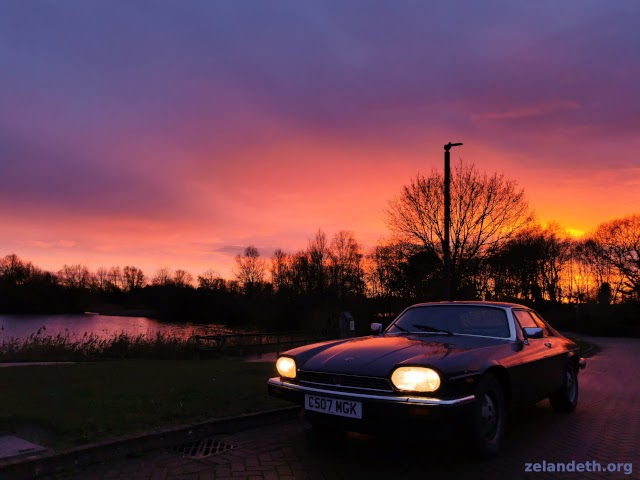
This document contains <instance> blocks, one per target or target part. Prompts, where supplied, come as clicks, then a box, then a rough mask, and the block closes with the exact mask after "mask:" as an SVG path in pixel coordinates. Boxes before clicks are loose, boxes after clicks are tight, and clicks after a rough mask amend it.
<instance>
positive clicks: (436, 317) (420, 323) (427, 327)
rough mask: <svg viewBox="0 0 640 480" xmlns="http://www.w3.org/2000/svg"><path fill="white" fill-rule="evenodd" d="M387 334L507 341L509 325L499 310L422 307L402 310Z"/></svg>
mask: <svg viewBox="0 0 640 480" xmlns="http://www.w3.org/2000/svg"><path fill="white" fill-rule="evenodd" d="M387 333H421V334H427V335H448V334H459V335H481V336H485V337H500V338H509V336H510V332H509V322H508V321H507V315H506V313H505V311H504V310H503V309H502V308H495V307H485V306H480V305H424V306H418V307H412V308H409V309H408V310H405V311H404V312H403V313H402V314H401V315H400V316H399V317H398V318H397V319H396V321H395V322H394V323H392V324H391V326H390V327H389V329H388V330H387Z"/></svg>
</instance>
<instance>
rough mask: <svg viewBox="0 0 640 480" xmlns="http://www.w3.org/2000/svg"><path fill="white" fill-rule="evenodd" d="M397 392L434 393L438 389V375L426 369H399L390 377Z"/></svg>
mask: <svg viewBox="0 0 640 480" xmlns="http://www.w3.org/2000/svg"><path fill="white" fill-rule="evenodd" d="M391 382H392V383H393V385H394V386H395V387H396V388H397V389H398V390H403V391H407V392H435V391H436V390H437V389H438V387H440V375H438V373H437V372H436V371H435V370H432V369H430V368H426V367H400V368H397V369H396V370H395V371H394V372H393V374H392V375H391Z"/></svg>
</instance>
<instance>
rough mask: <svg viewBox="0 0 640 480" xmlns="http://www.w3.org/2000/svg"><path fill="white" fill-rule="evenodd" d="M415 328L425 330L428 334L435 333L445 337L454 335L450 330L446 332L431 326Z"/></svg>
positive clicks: (417, 325) (416, 326)
mask: <svg viewBox="0 0 640 480" xmlns="http://www.w3.org/2000/svg"><path fill="white" fill-rule="evenodd" d="M414 327H415V328H419V329H420V330H424V331H426V332H434V333H444V334H445V335H453V332H450V331H449V330H445V329H443V328H438V327H432V326H431V325H419V324H416V325H414Z"/></svg>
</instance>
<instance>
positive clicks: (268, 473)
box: [72, 338, 640, 480]
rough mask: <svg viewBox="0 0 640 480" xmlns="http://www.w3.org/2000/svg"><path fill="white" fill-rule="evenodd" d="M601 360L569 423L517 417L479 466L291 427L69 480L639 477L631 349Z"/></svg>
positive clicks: (454, 454) (609, 352) (585, 377)
mask: <svg viewBox="0 0 640 480" xmlns="http://www.w3.org/2000/svg"><path fill="white" fill-rule="evenodd" d="M593 341H594V343H597V344H598V345H600V346H601V347H602V352H601V353H599V354H598V355H597V356H595V357H593V358H591V359H589V363H588V365H587V369H586V370H583V371H582V372H581V373H580V377H579V378H580V388H581V390H580V404H579V406H578V410H577V411H576V412H575V414H571V415H557V414H554V413H553V411H552V410H551V408H550V407H549V405H548V402H546V401H544V402H540V403H538V404H537V405H535V406H532V407H530V408H528V409H525V410H523V411H521V412H519V413H517V414H516V415H515V416H514V417H513V418H512V419H511V424H510V428H509V433H508V437H507V445H506V447H505V448H504V451H503V452H502V453H501V455H500V456H499V457H498V458H496V459H493V460H491V461H488V462H483V463H478V462H476V461H474V460H473V459H472V457H471V456H470V454H469V452H468V451H467V450H466V449H465V448H464V447H463V446H461V445H460V444H459V442H457V441H456V440H455V439H453V440H451V441H448V442H442V441H440V442H438V441H437V440H432V441H429V440H428V439H427V440H420V441H418V440H412V441H390V440H385V439H380V438H375V437H368V436H363V435H356V434H347V435H345V436H344V437H339V438H333V439H329V440H318V439H316V438H315V437H314V436H313V435H310V433H309V432H308V430H307V429H306V428H305V426H304V425H303V424H301V422H299V421H289V422H284V423H281V424H277V425H273V426H270V427H268V428H263V429H256V430H247V431H243V432H240V433H237V434H233V435H226V436H221V437H219V438H218V439H219V440H221V441H224V442H228V443H229V444H233V445H236V446H237V448H235V449H232V450H228V451H226V452H224V453H221V454H217V455H213V456H210V457H207V458H203V459H200V460H194V459H192V458H188V457H183V456H180V455H178V454H175V453H172V452H170V451H167V450H164V451H155V452H150V453H148V454H146V455H144V456H143V457H140V458H135V459H126V460H120V461H116V462H111V463H109V464H104V465H97V466H93V467H90V468H88V469H86V470H84V471H82V472H78V473H76V475H75V476H73V477H72V478H77V479H92V478H96V479H107V478H114V479H153V480H160V479H172V480H187V479H199V480H204V479H223V478H234V479H241V478H247V479H287V478H309V479H316V478H318V479H321V478H326V479H333V478H345V479H352V478H353V479H359V478H389V479H396V478H420V479H440V478H446V479H458V478H459V479H472V478H499V479H515V478H526V479H533V478H569V479H582V478H586V479H615V478H640V472H639V471H638V470H640V453H639V451H640V379H639V378H638V377H639V373H640V368H639V367H638V365H639V364H640V340H638V339H600V338H598V339H596V340H593ZM542 460H546V461H547V462H570V461H571V460H575V461H576V462H584V461H589V460H596V461H598V462H600V463H601V464H602V465H603V466H604V467H606V466H607V464H609V463H610V462H630V463H632V464H633V469H634V470H633V473H632V474H631V475H625V474H624V473H607V472H602V473H586V472H585V473H563V474H549V473H547V474H541V473H525V472H524V469H525V467H524V465H525V462H542Z"/></svg>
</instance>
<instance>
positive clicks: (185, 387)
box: [0, 359, 288, 450]
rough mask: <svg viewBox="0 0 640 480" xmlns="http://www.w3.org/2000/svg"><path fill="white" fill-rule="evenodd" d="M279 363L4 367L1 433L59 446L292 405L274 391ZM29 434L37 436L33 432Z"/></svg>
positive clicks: (130, 362)
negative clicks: (271, 381)
mask: <svg viewBox="0 0 640 480" xmlns="http://www.w3.org/2000/svg"><path fill="white" fill-rule="evenodd" d="M275 375H276V373H275V367H274V365H273V363H270V362H269V363H247V362H242V361H238V360H226V359H212V360H125V361H104V362H92V363H76V364H67V365H47V366H29V367H7V368H0V433H5V434H6V433H11V432H13V433H16V434H19V435H20V436H22V438H26V439H27V440H31V441H37V443H41V444H44V445H46V446H48V447H51V448H53V449H54V450H60V449H65V448H69V447H73V446H76V445H80V444H85V443H90V442H94V441H98V440H103V439H106V438H109V437H113V436H117V435H122V434H125V433H133V432H136V431H142V430H146V429H149V428H152V427H159V426H169V425H174V424H180V423H185V422H191V421H199V420H205V419H207V418H211V417H223V416H227V415H234V414H240V413H247V412H256V411H260V410H265V409H272V408H277V407H281V406H285V405H288V404H287V403H284V402H282V401H278V400H276V399H273V398H271V397H269V396H268V394H267V387H266V381H267V378H269V377H270V376H275ZM29 436H31V437H35V438H28V437H29Z"/></svg>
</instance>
